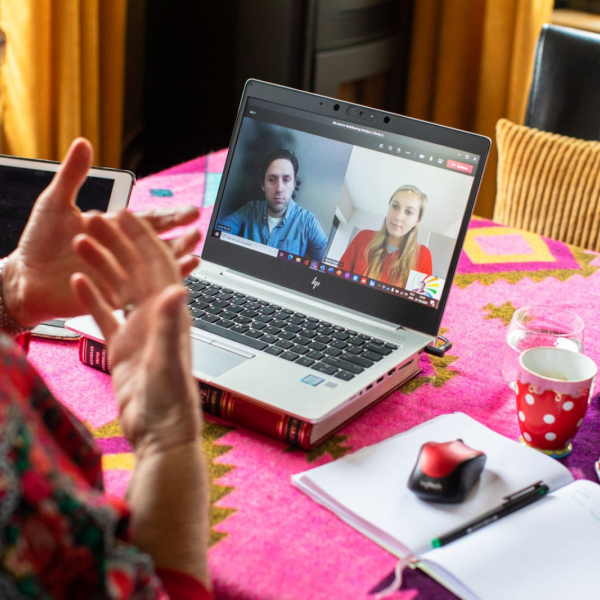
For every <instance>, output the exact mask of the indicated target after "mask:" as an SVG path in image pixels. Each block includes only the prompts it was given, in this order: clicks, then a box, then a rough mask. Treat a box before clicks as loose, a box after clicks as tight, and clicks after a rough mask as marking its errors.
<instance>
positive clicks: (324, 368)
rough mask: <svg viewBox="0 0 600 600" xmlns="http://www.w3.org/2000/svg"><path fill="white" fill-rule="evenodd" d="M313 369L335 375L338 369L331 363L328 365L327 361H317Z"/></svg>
mask: <svg viewBox="0 0 600 600" xmlns="http://www.w3.org/2000/svg"><path fill="white" fill-rule="evenodd" d="M311 369H314V370H315V371H319V372H320V373H325V374H326V375H333V374H334V373H335V372H336V371H337V369H336V368H335V367H332V366H331V365H327V364H325V363H320V362H319V363H316V364H314V365H313V366H312V367H311Z"/></svg>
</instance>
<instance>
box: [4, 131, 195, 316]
mask: <svg viewBox="0 0 600 600" xmlns="http://www.w3.org/2000/svg"><path fill="white" fill-rule="evenodd" d="M92 157H93V150H92V146H91V144H90V143H89V141H87V140H85V139H83V138H79V139H77V140H75V141H74V142H73V144H72V145H71V147H70V148H69V151H68V152H67V155H66V157H65V160H64V163H63V165H62V167H61V169H60V171H59V172H58V173H57V174H56V176H55V177H54V179H53V180H52V183H51V184H50V185H49V186H48V188H46V190H44V192H43V193H42V194H41V195H40V197H39V198H38V200H37V201H36V203H35V205H34V208H33V211H32V214H31V217H30V219H29V221H28V223H27V226H26V228H25V231H24V232H23V235H22V236H21V239H20V241H19V246H18V248H17V250H15V252H13V253H12V254H11V255H10V257H9V260H8V262H7V264H6V266H5V268H4V272H3V300H4V303H5V306H6V309H7V311H8V313H9V314H10V315H11V316H12V317H13V318H14V319H15V321H16V322H17V323H19V324H20V325H22V326H24V327H32V326H34V325H36V324H38V323H39V322H41V321H44V320H46V319H49V318H55V317H72V316H76V315H78V314H82V313H83V312H84V309H83V306H82V305H81V303H80V302H79V300H78V299H77V298H76V297H75V296H74V295H73V294H72V293H71V289H70V287H69V278H70V277H71V275H72V274H73V273H76V272H80V271H83V272H86V270H87V266H86V265H85V263H84V262H83V261H82V260H81V258H80V257H79V256H78V255H77V253H76V252H74V250H73V247H72V240H73V238H74V237H75V236H76V235H77V234H80V233H83V232H84V231H85V222H86V220H87V219H89V218H91V217H92V216H93V215H92V214H91V213H82V212H81V210H80V209H79V208H78V207H77V206H76V205H75V201H76V198H77V193H78V191H79V189H80V187H81V185H82V184H83V182H84V181H85V178H86V176H87V173H88V170H89V168H90V166H91V163H92ZM142 216H144V217H145V219H146V220H147V221H148V222H149V223H150V224H151V225H152V226H153V227H154V228H155V229H156V231H157V232H158V233H162V232H164V231H167V230H169V229H171V228H173V227H178V226H182V225H187V224H189V223H191V222H193V221H194V220H195V219H197V218H198V209H196V208H193V207H185V208H183V209H161V210H157V211H150V212H147V213H142ZM102 218H103V219H107V220H111V219H113V218H114V216H113V215H112V214H108V213H107V214H103V215H102ZM199 239H200V234H199V233H198V231H196V230H191V231H188V232H186V233H185V234H184V235H182V236H180V237H178V238H175V239H173V240H170V241H169V242H167V244H168V245H169V246H170V247H171V248H172V250H173V251H174V253H175V256H176V257H177V258H178V260H179V267H180V276H181V277H184V276H185V275H187V274H188V273H189V272H190V271H191V270H192V269H193V268H195V267H196V266H197V264H198V259H197V258H196V257H194V256H191V255H190V254H189V253H190V252H191V251H192V250H193V249H194V247H195V246H196V244H197V243H198V241H199Z"/></svg>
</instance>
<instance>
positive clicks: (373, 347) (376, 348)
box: [365, 342, 392, 356]
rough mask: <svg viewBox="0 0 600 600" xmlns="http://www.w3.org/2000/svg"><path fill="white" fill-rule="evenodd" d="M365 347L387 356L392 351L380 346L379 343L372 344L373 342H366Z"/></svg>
mask: <svg viewBox="0 0 600 600" xmlns="http://www.w3.org/2000/svg"><path fill="white" fill-rule="evenodd" d="M365 348H366V349H367V350H371V351H373V352H379V354H383V355H384V356H387V355H388V354H391V352H392V351H391V350H390V349H389V348H386V347H385V346H381V345H379V344H374V343H373V342H369V343H368V344H366V346H365Z"/></svg>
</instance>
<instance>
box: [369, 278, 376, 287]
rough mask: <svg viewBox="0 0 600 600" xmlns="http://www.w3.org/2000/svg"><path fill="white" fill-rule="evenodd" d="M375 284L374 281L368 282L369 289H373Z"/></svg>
mask: <svg viewBox="0 0 600 600" xmlns="http://www.w3.org/2000/svg"><path fill="white" fill-rule="evenodd" d="M375 283H376V282H375V281H373V280H372V279H371V281H369V285H370V286H371V287H375Z"/></svg>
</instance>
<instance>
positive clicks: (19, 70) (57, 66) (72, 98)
mask: <svg viewBox="0 0 600 600" xmlns="http://www.w3.org/2000/svg"><path fill="white" fill-rule="evenodd" d="M126 9H127V0H0V27H2V29H4V31H5V32H6V37H7V51H6V60H5V62H4V65H3V66H2V69H1V71H0V77H1V86H2V87H1V92H0V93H1V95H2V103H3V106H4V114H3V124H2V151H3V152H4V153H5V154H13V155H19V156H28V157H34V158H45V159H53V160H60V159H61V158H62V157H63V155H64V153H65V151H66V149H67V148H68V146H69V144H70V143H71V141H72V140H73V139H74V138H75V137H77V136H80V135H83V136H85V137H87V138H89V139H90V140H91V141H92V143H93V144H94V148H95V150H96V156H95V160H94V162H95V164H97V165H102V166H109V167H118V166H120V155H121V138H122V131H123V123H122V121H123V89H124V62H125V61H124V53H125V25H126V12H127V11H126Z"/></svg>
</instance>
